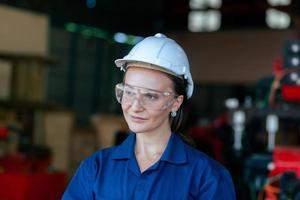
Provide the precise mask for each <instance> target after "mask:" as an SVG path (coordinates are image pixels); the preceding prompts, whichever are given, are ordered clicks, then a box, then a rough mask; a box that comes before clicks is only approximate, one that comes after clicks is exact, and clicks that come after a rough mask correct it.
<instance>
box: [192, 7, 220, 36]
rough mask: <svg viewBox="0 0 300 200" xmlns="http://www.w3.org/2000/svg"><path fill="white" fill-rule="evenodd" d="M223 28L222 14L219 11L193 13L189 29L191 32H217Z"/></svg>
mask: <svg viewBox="0 0 300 200" xmlns="http://www.w3.org/2000/svg"><path fill="white" fill-rule="evenodd" d="M220 27H221V13H220V11H217V10H208V11H191V12H190V13H189V16H188V29H189V30H190V31H191V32H205V31H207V32H211V31H217V30H218V29H219V28H220Z"/></svg>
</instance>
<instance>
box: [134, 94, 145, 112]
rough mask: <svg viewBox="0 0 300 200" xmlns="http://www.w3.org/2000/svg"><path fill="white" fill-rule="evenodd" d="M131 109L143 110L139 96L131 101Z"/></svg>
mask: <svg viewBox="0 0 300 200" xmlns="http://www.w3.org/2000/svg"><path fill="white" fill-rule="evenodd" d="M131 109H132V110H133V111H141V110H144V107H143V105H142V104H141V96H140V94H138V95H137V96H136V97H135V98H134V99H133V101H132V104H131Z"/></svg>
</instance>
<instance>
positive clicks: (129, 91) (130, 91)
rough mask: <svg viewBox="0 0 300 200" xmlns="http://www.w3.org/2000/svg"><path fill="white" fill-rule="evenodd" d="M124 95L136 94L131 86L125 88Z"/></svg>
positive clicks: (131, 95)
mask: <svg viewBox="0 0 300 200" xmlns="http://www.w3.org/2000/svg"><path fill="white" fill-rule="evenodd" d="M124 95H126V96H127V97H133V96H135V92H134V91H133V90H132V89H130V88H124Z"/></svg>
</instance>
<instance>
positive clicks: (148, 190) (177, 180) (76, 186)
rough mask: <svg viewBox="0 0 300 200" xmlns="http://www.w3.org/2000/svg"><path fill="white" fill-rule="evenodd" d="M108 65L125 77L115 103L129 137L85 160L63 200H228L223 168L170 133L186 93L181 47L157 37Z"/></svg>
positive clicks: (230, 193) (188, 81) (188, 79)
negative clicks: (118, 107)
mask: <svg viewBox="0 0 300 200" xmlns="http://www.w3.org/2000/svg"><path fill="white" fill-rule="evenodd" d="M115 63H116V65H117V66H118V67H120V68H121V69H123V70H124V71H125V75H124V80H123V83H120V84H117V85H116V97H117V100H118V102H119V103H121V106H122V110H123V115H124V117H125V120H126V122H127V124H128V126H129V128H130V130H131V131H132V133H131V134H130V135H129V136H128V138H127V139H126V140H125V141H124V142H123V143H122V144H121V145H119V146H116V147H111V148H107V149H103V150H100V151H98V152H96V153H95V154H93V155H92V156H90V157H89V158H87V159H86V160H84V161H83V162H82V163H81V165H80V167H79V169H78V170H77V172H76V174H75V176H74V177H73V179H72V180H71V182H70V184H69V186H68V188H67V190H66V191H65V193H64V196H63V200H69V199H72V200H73V199H81V200H82V199H89V200H90V199H105V200H110V199H115V200H116V199H118V200H120V199H126V200H127V199H128V200H131V199H137V200H140V199H143V200H144V199H145V200H148V199H154V200H156V199H157V200H177V199H178V200H179V199H180V200H187V199H202V200H212V199H214V200H217V199H218V200H219V199H224V200H225V199H226V200H231V199H235V193H234V188H233V184H232V181H231V177H230V175H229V173H228V172H227V170H225V169H224V168H223V167H222V166H221V165H220V164H218V163H217V162H216V161H213V160H212V159H210V158H209V157H207V156H206V155H204V154H203V153H201V152H199V151H198V150H196V149H194V148H192V147H191V146H189V145H187V144H186V143H184V142H183V141H182V140H181V138H180V137H179V136H178V135H177V134H176V130H177V128H178V127H179V125H180V121H181V118H182V105H183V104H184V103H185V101H186V100H187V98H190V97H191V95H192V93H193V80H192V76H191V74H190V69H189V63H188V59H187V57H186V54H185V53H184V51H183V50H182V48H181V47H180V46H179V45H178V44H177V43H176V42H175V41H174V40H172V39H169V38H167V37H166V36H164V35H162V34H156V35H155V36H152V37H147V38H145V39H144V40H143V41H141V42H140V43H138V44H137V45H136V46H135V47H134V48H133V49H132V50H131V51H130V52H129V54H128V55H127V56H125V57H124V58H123V59H118V60H116V61H115Z"/></svg>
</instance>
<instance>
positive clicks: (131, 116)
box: [130, 115, 146, 122]
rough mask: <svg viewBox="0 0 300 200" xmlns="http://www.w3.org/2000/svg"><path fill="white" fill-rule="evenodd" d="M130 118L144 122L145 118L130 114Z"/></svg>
mask: <svg viewBox="0 0 300 200" xmlns="http://www.w3.org/2000/svg"><path fill="white" fill-rule="evenodd" d="M130 118H131V120H132V121H133V122H144V121H145V120H146V118H143V117H139V116H133V115H130Z"/></svg>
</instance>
